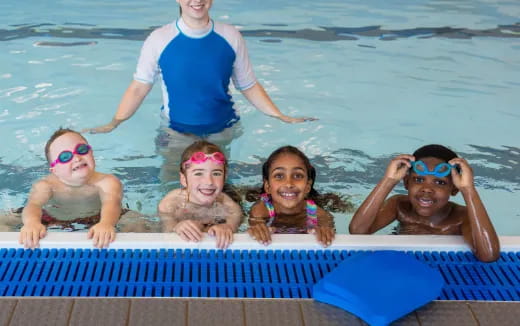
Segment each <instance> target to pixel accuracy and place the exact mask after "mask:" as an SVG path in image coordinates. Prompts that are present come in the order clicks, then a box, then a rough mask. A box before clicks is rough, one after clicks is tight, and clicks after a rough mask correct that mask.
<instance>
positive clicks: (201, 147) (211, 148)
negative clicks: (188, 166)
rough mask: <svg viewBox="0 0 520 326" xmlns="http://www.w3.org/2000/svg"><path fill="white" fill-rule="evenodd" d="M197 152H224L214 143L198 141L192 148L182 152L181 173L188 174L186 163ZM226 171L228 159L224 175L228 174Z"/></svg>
mask: <svg viewBox="0 0 520 326" xmlns="http://www.w3.org/2000/svg"><path fill="white" fill-rule="evenodd" d="M197 152H202V153H204V154H213V153H216V152H220V153H222V150H221V149H220V147H218V146H217V145H215V144H213V143H210V142H208V141H205V140H197V141H196V142H194V143H193V144H191V145H190V146H188V147H186V149H185V150H184V152H182V156H181V162H180V171H181V173H183V174H184V173H185V172H186V170H185V169H184V162H186V161H188V160H189V159H190V158H191V156H192V155H193V154H194V153H197ZM222 154H224V153H222ZM226 171H227V159H226V161H225V162H224V173H226Z"/></svg>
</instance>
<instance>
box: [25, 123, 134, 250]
mask: <svg viewBox="0 0 520 326" xmlns="http://www.w3.org/2000/svg"><path fill="white" fill-rule="evenodd" d="M45 156H46V158H47V161H48V162H49V167H50V169H49V170H50V172H51V173H50V174H49V175H48V176H46V177H44V178H42V179H40V180H39V181H37V182H36V183H35V184H34V185H33V186H32V189H31V192H30V194H29V199H28V200H27V204H26V205H25V207H24V208H23V210H22V221H23V227H22V228H21V230H20V238H19V240H20V243H21V244H23V245H24V247H25V248H35V247H38V246H39V241H40V239H42V238H43V237H45V235H46V233H47V228H46V226H54V225H58V226H59V225H69V226H70V225H72V224H73V223H77V224H86V225H88V226H92V227H91V228H90V229H89V232H88V238H92V239H93V244H94V246H95V247H98V248H106V247H108V245H109V243H110V242H112V241H114V239H115V225H116V223H117V222H118V220H119V217H120V216H121V213H122V209H121V199H122V195H123V188H122V185H121V182H120V181H119V179H118V178H117V177H115V176H114V175H111V174H105V173H100V172H97V171H96V170H95V167H96V163H95V160H94V155H93V153H92V147H90V145H89V144H88V142H87V140H86V139H85V138H84V137H83V136H81V134H79V133H77V132H76V131H73V130H71V129H61V128H60V129H58V130H57V131H56V132H55V133H54V134H53V135H52V136H51V138H50V139H49V140H48V141H47V144H46V146H45ZM125 212H126V211H125Z"/></svg>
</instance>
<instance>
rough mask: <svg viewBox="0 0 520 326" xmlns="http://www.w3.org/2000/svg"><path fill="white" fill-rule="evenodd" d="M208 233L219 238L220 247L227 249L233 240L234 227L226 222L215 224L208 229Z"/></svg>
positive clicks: (218, 244) (218, 246)
mask: <svg viewBox="0 0 520 326" xmlns="http://www.w3.org/2000/svg"><path fill="white" fill-rule="evenodd" d="M208 234H209V235H211V236H214V237H216V238H217V239H216V240H217V248H219V249H226V248H227V247H229V245H230V244H231V243H232V242H233V227H232V226H231V225H229V224H226V223H223V224H217V225H213V226H212V227H210V228H209V229H208Z"/></svg>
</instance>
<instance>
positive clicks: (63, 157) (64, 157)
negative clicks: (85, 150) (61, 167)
mask: <svg viewBox="0 0 520 326" xmlns="http://www.w3.org/2000/svg"><path fill="white" fill-rule="evenodd" d="M73 157H74V154H72V152H71V151H64V152H61V153H60V155H58V161H59V162H60V163H67V162H69V161H70V160H72V158H73Z"/></svg>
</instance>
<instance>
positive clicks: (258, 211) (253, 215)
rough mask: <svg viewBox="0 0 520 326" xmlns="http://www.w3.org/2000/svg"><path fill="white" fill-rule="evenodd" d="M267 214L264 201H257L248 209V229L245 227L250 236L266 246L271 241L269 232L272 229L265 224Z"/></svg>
mask: <svg viewBox="0 0 520 326" xmlns="http://www.w3.org/2000/svg"><path fill="white" fill-rule="evenodd" d="M268 216H269V212H268V211H267V208H266V207H265V205H264V203H263V202H261V201H257V202H256V203H255V204H254V205H253V207H251V210H250V211H249V220H248V221H249V229H247V233H248V234H249V235H250V236H251V238H253V239H254V240H256V241H258V242H260V243H261V244H263V245H266V246H267V245H269V244H270V243H271V233H272V232H273V229H272V228H269V227H267V225H266V221H267V220H268V219H269V217H268Z"/></svg>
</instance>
